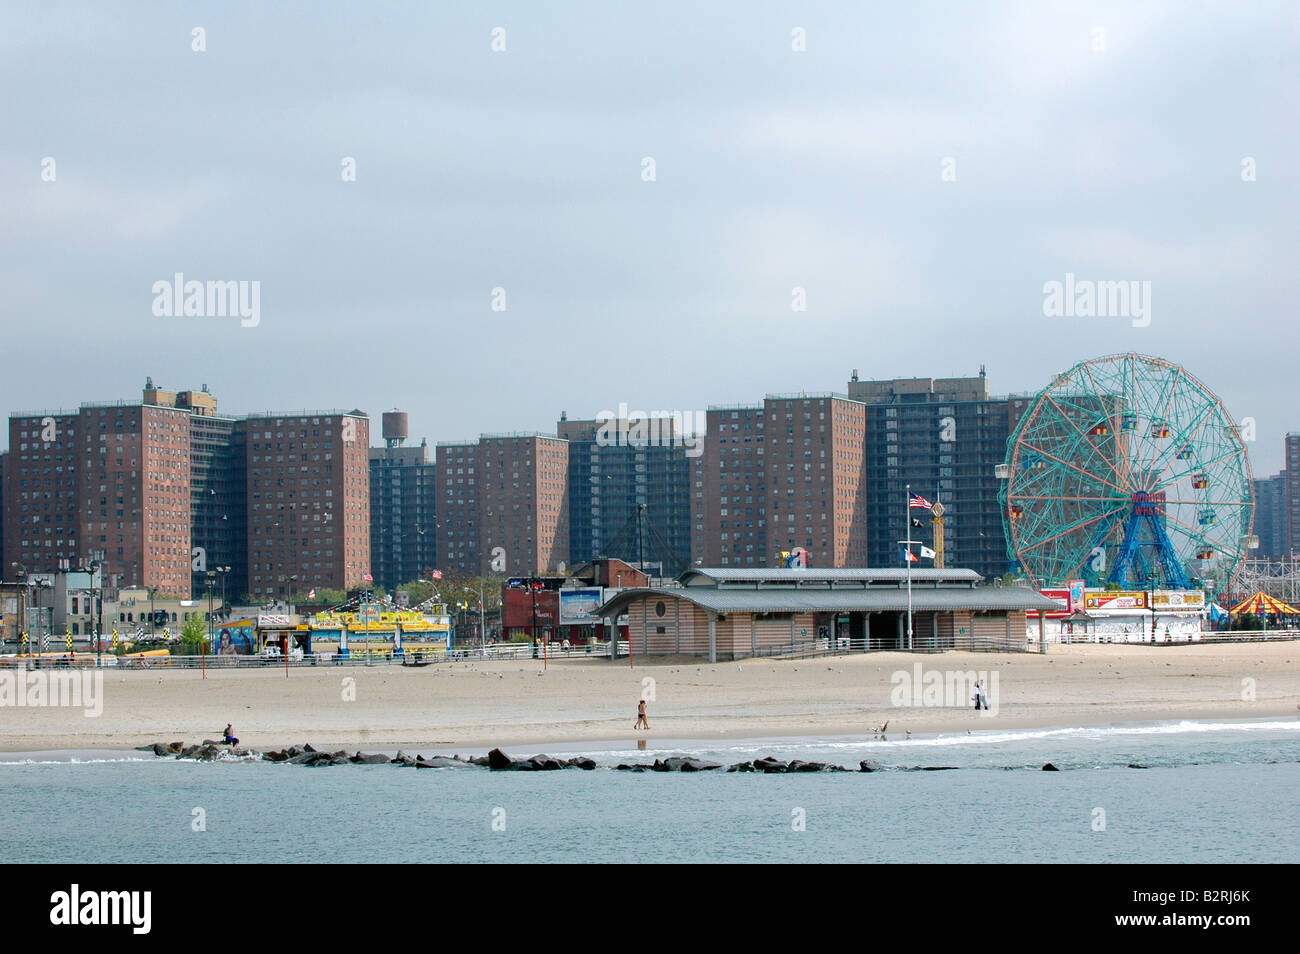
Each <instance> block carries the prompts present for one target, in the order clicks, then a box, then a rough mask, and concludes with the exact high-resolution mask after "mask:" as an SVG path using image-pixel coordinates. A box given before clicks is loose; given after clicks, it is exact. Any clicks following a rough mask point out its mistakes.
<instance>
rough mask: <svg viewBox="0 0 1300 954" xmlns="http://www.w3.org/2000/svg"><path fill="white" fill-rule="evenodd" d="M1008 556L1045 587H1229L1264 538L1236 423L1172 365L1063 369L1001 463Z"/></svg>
mask: <svg viewBox="0 0 1300 954" xmlns="http://www.w3.org/2000/svg"><path fill="white" fill-rule="evenodd" d="M998 476H999V477H1001V478H1003V484H1002V489H1001V491H1000V492H999V495H998V496H999V502H1000V504H1001V507H1002V519H1003V525H1004V527H1005V529H1006V535H1007V549H1008V554H1009V556H1010V558H1011V560H1012V561H1013V564H1014V566H1015V568H1018V569H1019V570H1020V571H1022V572H1024V573H1025V574H1026V575H1027V576H1029V577H1030V579H1031V580H1032V581H1033V582H1034V584H1035V585H1037V586H1040V587H1041V586H1049V585H1053V584H1061V583H1065V582H1067V581H1069V580H1073V579H1081V580H1084V581H1085V582H1086V583H1087V585H1089V586H1105V585H1106V584H1119V585H1121V586H1129V587H1132V586H1143V587H1149V586H1162V587H1168V588H1175V589H1186V588H1188V587H1190V586H1193V585H1198V584H1199V585H1205V586H1208V587H1210V588H1211V589H1213V588H1214V587H1215V586H1220V587H1222V586H1226V585H1227V584H1228V583H1229V582H1230V581H1231V580H1232V579H1233V577H1234V576H1235V575H1236V574H1237V572H1238V570H1239V568H1240V566H1241V564H1242V561H1243V559H1244V558H1245V556H1246V550H1247V549H1249V548H1250V546H1251V544H1252V542H1253V539H1254V538H1252V537H1251V535H1250V534H1251V527H1252V524H1253V520H1254V508H1255V504H1254V496H1253V492H1252V487H1251V475H1250V463H1249V460H1248V459H1247V455H1246V448H1245V445H1244V444H1243V442H1242V439H1241V434H1240V430H1239V427H1238V425H1237V424H1236V422H1234V421H1233V419H1232V418H1231V417H1230V416H1229V414H1228V412H1227V410H1226V409H1225V408H1224V406H1223V403H1222V402H1221V401H1220V400H1219V399H1218V397H1216V396H1215V395H1214V394H1213V393H1212V392H1211V391H1210V390H1209V389H1208V388H1207V387H1206V386H1205V385H1204V384H1202V383H1201V382H1200V381H1198V380H1197V379H1196V378H1194V377H1192V376H1191V375H1190V374H1188V373H1187V372H1186V371H1185V370H1183V369H1182V368H1181V367H1179V366H1178V365H1175V364H1171V363H1170V362H1167V361H1163V360H1161V359H1159V358H1152V357H1146V356H1144V355H1138V354H1124V355H1113V356H1110V357H1104V358H1097V359H1095V360H1092V361H1085V362H1082V363H1081V364H1078V365H1076V366H1075V367H1074V368H1072V369H1071V370H1070V371H1067V372H1066V373H1064V374H1060V375H1057V376H1056V377H1055V378H1054V379H1053V380H1052V382H1051V383H1050V384H1049V385H1048V386H1047V387H1046V388H1044V389H1043V390H1042V391H1041V392H1040V393H1039V394H1038V395H1037V397H1035V398H1034V399H1033V400H1032V401H1031V402H1030V403H1029V406H1028V408H1027V409H1026V411H1025V414H1024V416H1023V417H1022V418H1021V419H1020V421H1019V423H1018V424H1017V425H1016V427H1015V430H1014V432H1013V433H1012V435H1011V438H1010V440H1009V441H1008V443H1007V460H1006V463H1005V464H1004V465H1002V466H1001V467H999V468H998Z"/></svg>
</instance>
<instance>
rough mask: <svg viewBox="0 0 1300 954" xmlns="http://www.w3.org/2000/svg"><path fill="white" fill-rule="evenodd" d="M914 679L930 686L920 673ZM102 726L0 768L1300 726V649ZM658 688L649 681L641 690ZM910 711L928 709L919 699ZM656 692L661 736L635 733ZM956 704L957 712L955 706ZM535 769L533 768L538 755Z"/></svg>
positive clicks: (277, 689) (1140, 650)
mask: <svg viewBox="0 0 1300 954" xmlns="http://www.w3.org/2000/svg"><path fill="white" fill-rule="evenodd" d="M918 666H919V667H920V669H919V670H918V669H917V668H916V667H918ZM103 672H104V679H103V690H102V693H103V698H102V705H103V712H102V714H101V715H100V716H98V717H94V718H87V717H86V716H85V715H84V714H83V710H81V709H77V708H72V707H43V708H41V707H28V706H19V707H0V751H3V752H6V753H9V754H16V753H23V752H50V751H66V750H82V751H88V750H96V751H113V750H116V751H123V750H133V749H135V748H136V747H137V746H142V745H148V744H152V743H154V742H164V743H166V742H173V741H184V742H186V743H197V742H201V741H203V740H204V739H211V738H219V737H220V731H221V729H222V727H223V726H224V725H225V724H226V723H227V722H231V723H233V724H234V727H235V728H234V731H235V734H236V735H237V736H239V737H240V739H241V744H242V745H244V746H249V747H253V748H256V749H259V750H267V749H274V748H284V747H287V746H290V745H301V744H303V743H304V742H309V743H311V744H312V745H313V746H315V747H316V748H318V749H323V750H327V751H335V750H338V749H345V750H347V751H348V752H354V751H357V750H363V751H372V752H373V751H396V750H397V749H404V750H406V751H410V752H426V753H434V752H441V753H448V752H454V751H460V752H465V753H472V752H481V751H484V750H486V749H488V748H492V747H496V746H500V747H502V748H506V749H509V750H514V751H515V752H516V753H519V752H522V751H523V750H524V749H530V750H536V751H541V750H542V749H541V747H544V746H551V747H556V746H564V747H571V746H573V745H591V746H601V747H606V746H615V745H620V746H624V747H635V746H636V745H637V744H638V742H639V741H640V740H645V742H646V745H647V746H651V747H659V748H661V747H662V743H661V742H660V740H665V741H669V740H693V741H698V742H701V743H708V742H713V743H718V742H735V743H739V742H742V741H745V740H754V739H777V738H790V739H804V740H806V739H810V738H815V737H843V738H846V739H852V738H864V739H867V740H870V739H871V738H872V736H873V735H874V734H875V730H876V729H877V728H878V727H879V726H880V725H881V724H882V723H884V722H886V721H888V723H889V730H888V732H887V737H889V738H891V739H893V738H898V739H904V738H906V737H907V734H908V733H909V732H910V734H912V735H916V736H923V735H935V734H942V733H959V732H966V731H971V732H976V731H988V730H1013V731H1023V730H1046V729H1059V728H1080V727H1087V726H1107V725H1119V724H1136V723H1154V722H1169V721H1175V722H1176V721H1181V720H1188V721H1227V720H1257V719H1297V718H1300V708H1297V704H1298V703H1300V645H1297V644H1295V643H1280V644H1230V645H1204V644H1191V645H1186V646H1179V647H1148V646H1125V645H1072V646H1053V647H1052V649H1051V651H1050V652H1049V653H1048V654H1046V655H1036V654H1021V653H1005V654H993V653H961V652H947V653H939V654H927V655H924V656H918V655H911V654H907V653H872V654H867V655H854V656H833V657H825V658H816V659H802V660H771V659H742V660H739V661H737V662H725V663H717V664H709V663H707V662H704V661H701V660H697V659H683V658H681V657H678V658H674V659H671V660H656V659H654V658H638V659H637V660H636V663H635V667H629V666H628V665H627V663H626V661H625V660H619V661H618V662H610V661H609V660H605V659H594V658H592V657H578V658H574V657H569V658H561V659H556V660H552V661H551V662H550V663H549V666H548V668H547V670H546V671H545V672H544V673H543V671H542V665H541V663H540V662H539V661H536V660H510V661H502V662H482V661H478V662H460V663H447V664H439V665H435V666H429V667H425V668H421V669H402V668H401V667H397V666H376V667H371V668H367V667H365V666H364V665H355V666H353V665H349V666H339V667H333V666H331V667H305V668H297V669H294V670H292V671H291V672H290V675H289V676H288V678H286V677H285V675H284V673H283V671H280V670H242V669H241V670H216V671H213V672H210V673H209V674H208V678H207V679H203V678H202V677H201V674H200V673H198V672H195V671H192V670H176V671H168V670H148V671H125V670H123V671H116V670H112V669H108V670H104V671H103ZM931 673H938V674H940V676H941V677H943V676H947V675H948V674H952V673H957V674H959V675H960V674H965V673H976V674H983V676H984V679H985V682H986V685H988V684H990V683H992V688H993V689H995V690H996V693H995V696H994V702H995V705H994V706H993V707H992V711H990V712H988V713H982V712H980V713H977V712H976V711H974V709H973V707H972V706H970V705H969V704H967V703H966V701H965V700H957V699H953V698H948V699H946V700H943V701H946V702H948V703H949V704H948V705H937V706H936V705H927V704H908V705H897V704H895V703H896V702H897V701H898V692H899V691H900V687H901V686H902V685H903V684H909V688H910V687H911V684H912V683H918V680H919V679H920V678H924V677H928V676H929V675H930V674H931ZM647 679H648V680H650V681H649V682H646V680H647ZM915 688H916V698H915V699H914V700H912V701H913V702H917V703H921V702H924V700H923V699H922V698H921V692H920V686H919V683H918V684H917V685H916V687H915ZM643 692H646V693H650V694H651V695H652V698H651V700H650V702H649V718H650V724H651V726H652V728H651V731H650V732H635V731H633V729H632V724H633V721H634V719H635V715H636V702H637V700H638V698H639V697H640V696H641V694H642V693H643ZM954 703H955V704H954ZM529 754H532V752H531V751H530V753H529Z"/></svg>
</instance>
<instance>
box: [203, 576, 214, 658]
mask: <svg viewBox="0 0 1300 954" xmlns="http://www.w3.org/2000/svg"><path fill="white" fill-rule="evenodd" d="M204 578H205V579H206V581H207V584H208V642H212V584H213V583H215V582H216V581H217V571H216V570H208V572H207V573H205V574H204Z"/></svg>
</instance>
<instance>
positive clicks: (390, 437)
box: [383, 411, 411, 447]
mask: <svg viewBox="0 0 1300 954" xmlns="http://www.w3.org/2000/svg"><path fill="white" fill-rule="evenodd" d="M383 428H384V444H385V445H386V446H388V447H401V446H402V444H403V443H405V442H406V439H407V438H408V437H410V436H411V419H410V415H408V414H407V413H406V412H405V411H385V412H384V418H383Z"/></svg>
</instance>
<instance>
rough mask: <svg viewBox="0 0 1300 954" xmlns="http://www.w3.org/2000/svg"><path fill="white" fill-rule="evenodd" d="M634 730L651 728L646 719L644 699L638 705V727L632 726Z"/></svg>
mask: <svg viewBox="0 0 1300 954" xmlns="http://www.w3.org/2000/svg"><path fill="white" fill-rule="evenodd" d="M632 728H634V729H648V728H650V723H649V722H647V721H646V718H645V700H644V699H642V700H641V701H640V702H638V703H637V705H636V725H634V726H632Z"/></svg>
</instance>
